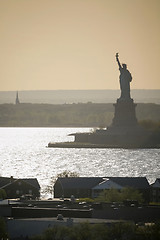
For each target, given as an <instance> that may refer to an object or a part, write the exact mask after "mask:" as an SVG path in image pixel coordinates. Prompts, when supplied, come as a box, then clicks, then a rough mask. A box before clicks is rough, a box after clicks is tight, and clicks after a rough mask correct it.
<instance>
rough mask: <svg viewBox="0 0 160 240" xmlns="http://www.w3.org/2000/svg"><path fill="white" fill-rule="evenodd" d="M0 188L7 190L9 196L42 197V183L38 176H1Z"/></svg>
mask: <svg viewBox="0 0 160 240" xmlns="http://www.w3.org/2000/svg"><path fill="white" fill-rule="evenodd" d="M0 189H4V190H5V192H6V194H7V198H19V197H21V196H23V195H30V196H32V197H33V198H39V197H40V185H39V183H38V180H37V179H36V178H22V179H16V178H13V177H10V178H7V177H0Z"/></svg>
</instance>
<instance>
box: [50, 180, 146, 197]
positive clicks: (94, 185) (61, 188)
mask: <svg viewBox="0 0 160 240" xmlns="http://www.w3.org/2000/svg"><path fill="white" fill-rule="evenodd" d="M125 187H132V188H135V189H137V190H139V191H140V192H142V194H143V198H144V199H145V201H147V202H148V201H149V191H150V186H149V183H148V181H147V179H146V178H145V177H106V178H103V177H64V178H58V179H57V181H56V183H55V185H54V197H55V198H59V197H62V196H64V197H65V198H68V197H70V196H71V195H74V196H75V197H76V198H95V197H97V196H98V195H99V194H100V192H102V191H103V190H105V189H111V188H115V189H118V190H121V189H122V188H125Z"/></svg>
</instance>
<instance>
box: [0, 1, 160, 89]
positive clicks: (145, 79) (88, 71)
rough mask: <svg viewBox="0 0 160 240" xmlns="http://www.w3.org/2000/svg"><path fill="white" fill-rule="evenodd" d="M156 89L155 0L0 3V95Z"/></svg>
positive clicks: (159, 37) (159, 18)
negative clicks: (123, 80) (123, 72)
mask: <svg viewBox="0 0 160 240" xmlns="http://www.w3.org/2000/svg"><path fill="white" fill-rule="evenodd" d="M116 52H119V55H120V61H121V62H122V63H127V66H128V69H129V71H130V72H131V73H132V77H133V81H132V83H131V88H133V89H160V60H159V59H160V0H0V91H8V90H19V91H20V90H54V89H119V70H118V66H117V63H116V61H115V53H116Z"/></svg>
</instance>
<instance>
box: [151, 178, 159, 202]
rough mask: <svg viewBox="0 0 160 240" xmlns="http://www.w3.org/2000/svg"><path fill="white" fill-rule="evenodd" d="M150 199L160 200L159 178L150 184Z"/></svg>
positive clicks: (153, 200)
mask: <svg viewBox="0 0 160 240" xmlns="http://www.w3.org/2000/svg"><path fill="white" fill-rule="evenodd" d="M151 201H152V202H160V178H157V179H156V181H155V182H154V183H153V184H151Z"/></svg>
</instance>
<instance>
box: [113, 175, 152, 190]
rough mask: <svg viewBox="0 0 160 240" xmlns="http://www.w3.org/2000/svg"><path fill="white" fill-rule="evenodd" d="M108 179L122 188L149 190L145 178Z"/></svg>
mask: <svg viewBox="0 0 160 240" xmlns="http://www.w3.org/2000/svg"><path fill="white" fill-rule="evenodd" d="M109 179H110V180H112V181H113V182H115V183H118V184H119V185H121V186H123V187H133V188H138V189H141V188H143V189H144V188H149V183H148V180H147V179H146V177H109Z"/></svg>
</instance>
